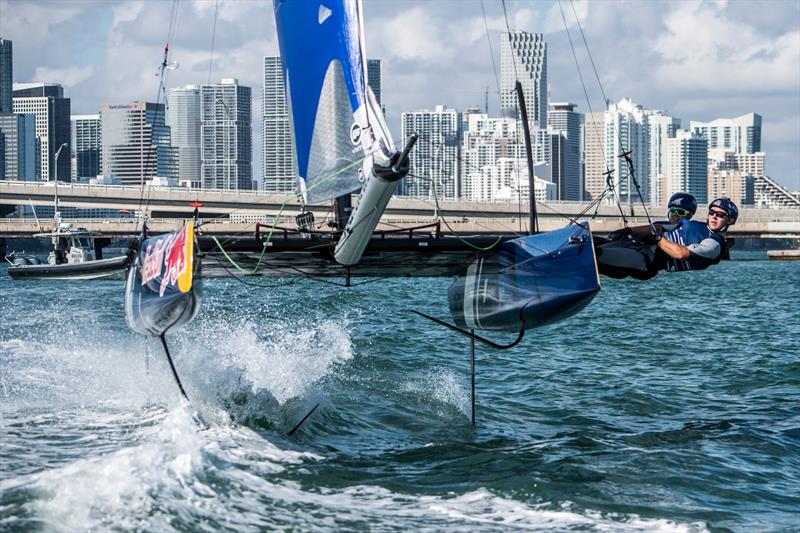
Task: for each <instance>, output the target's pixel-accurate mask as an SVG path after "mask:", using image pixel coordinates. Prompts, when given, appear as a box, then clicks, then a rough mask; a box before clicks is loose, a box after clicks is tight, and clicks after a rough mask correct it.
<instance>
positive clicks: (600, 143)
mask: <svg viewBox="0 0 800 533" xmlns="http://www.w3.org/2000/svg"><path fill="white" fill-rule="evenodd" d="M557 1H558V10H559V12H560V13H561V20H562V21H563V22H564V31H565V32H566V33H567V39H568V40H569V47H570V49H571V50H572V57H573V58H574V59H575V67H576V69H577V70H578V77H579V78H580V82H581V87H582V88H583V94H584V97H585V98H586V105H587V106H588V107H589V113H590V115H591V116H592V117H593V120H592V130H593V131H594V134H595V140H596V141H597V144H598V146H599V147H600V149H601V151H602V152H603V162H604V163H605V167H606V172H605V176H606V187H609V186H610V187H611V191H612V194H613V197H614V201H615V202H616V204H617V207H619V211H620V214H621V215H622V219H623V221H624V224H625V226H627V225H628V221H627V219H626V218H625V214H624V213H623V212H622V205H621V202H620V198H619V196H618V195H617V192H616V189H615V188H614V186H613V184H612V183H611V179H610V175H611V174H612V173H613V170H612V169H611V168H610V166H609V161H608V154H607V153H606V149H605V142H603V139H602V138H601V136H600V132H599V131H598V127H597V120H595V119H594V111H593V110H592V103H591V100H590V99H589V92H588V91H587V90H586V83H585V82H584V80H583V72H582V71H581V67H580V62H579V61H578V55H577V53H576V52H575V45H574V43H573V42H572V34H571V33H570V31H569V24H567V17H566V15H565V14H564V8H563V6H562V5H561V0H557ZM576 20H577V14H576ZM579 24H580V23H579ZM587 50H588V48H587ZM598 80H599V77H598ZM603 94H604V96H605V93H603ZM605 105H606V107H608V101H607V100H606V101H605ZM614 130H615V133H616V137H617V142H618V143H619V145H620V146H622V138H621V136H620V134H619V128H614ZM623 151H625V150H624V149H623ZM629 194H630V192H629Z"/></svg>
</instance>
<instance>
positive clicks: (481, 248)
mask: <svg viewBox="0 0 800 533" xmlns="http://www.w3.org/2000/svg"><path fill="white" fill-rule="evenodd" d="M408 175H409V176H412V177H414V178H419V179H422V180H426V181H428V182H430V183H431V188H432V189H433V199H434V201H435V202H436V214H437V217H438V218H440V219H442V222H444V225H445V226H447V229H449V230H450V231H451V232H452V233H453V235H454V236H455V237H456V238H457V239H458V240H459V241H461V242H463V243H464V244H466V245H467V246H469V247H470V248H472V249H473V250H477V251H479V252H488V251H489V250H491V249H493V248H494V247H495V246H497V245H498V244H499V243H500V242H501V241H502V240H503V237H501V236H498V237H497V240H496V241H494V242H493V243H492V244H490V245H489V246H477V245H475V244H472V243H471V242H469V241H468V240H466V239H464V238H463V237H461V236H460V235H458V234H457V233H456V231H455V230H454V229H453V228H452V227H451V226H450V223H449V222H447V219H446V218H444V217H443V216H442V215H441V209H440V208H439V197H438V196H437V194H436V184H435V183H434V181H433V179H431V178H429V177H427V176H417V175H412V174H411V173H409V174H408Z"/></svg>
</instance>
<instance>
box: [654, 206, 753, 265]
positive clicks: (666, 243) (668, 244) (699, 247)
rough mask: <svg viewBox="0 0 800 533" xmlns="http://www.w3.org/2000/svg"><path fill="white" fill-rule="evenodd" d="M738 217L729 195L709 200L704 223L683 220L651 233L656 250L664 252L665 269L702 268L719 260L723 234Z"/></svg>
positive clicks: (724, 244) (722, 248)
mask: <svg viewBox="0 0 800 533" xmlns="http://www.w3.org/2000/svg"><path fill="white" fill-rule="evenodd" d="M737 218H739V209H738V208H737V207H736V204H735V203H733V201H731V200H730V199H729V198H717V199H716V200H714V201H712V202H711V203H710V204H708V218H707V219H706V223H705V224H703V223H702V222H697V221H694V220H682V221H680V222H679V225H678V226H677V227H676V228H675V229H673V230H671V231H666V232H664V233H662V234H660V235H656V236H654V238H653V240H655V241H656V245H657V247H658V252H659V253H660V254H663V255H664V256H666V264H665V266H664V270H667V271H669V272H679V271H683V270H702V269H704V268H708V267H709V266H711V265H715V264H717V263H719V261H720V259H721V258H722V257H723V255H724V254H725V248H726V243H725V234H726V231H727V230H728V228H729V227H730V226H732V225H733V224H735V223H736V219H737Z"/></svg>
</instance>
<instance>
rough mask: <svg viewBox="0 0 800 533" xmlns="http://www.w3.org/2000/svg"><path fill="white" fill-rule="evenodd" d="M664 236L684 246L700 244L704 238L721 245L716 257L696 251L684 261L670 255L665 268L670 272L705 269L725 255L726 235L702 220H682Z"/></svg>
mask: <svg viewBox="0 0 800 533" xmlns="http://www.w3.org/2000/svg"><path fill="white" fill-rule="evenodd" d="M662 236H663V237H664V238H665V239H667V240H669V241H672V242H675V243H678V244H681V245H683V246H689V245H690V244H700V243H701V242H702V241H703V240H705V239H708V238H711V239H714V240H715V241H717V243H718V244H719V246H720V253H719V254H718V255H717V257H715V258H714V259H709V258H707V257H702V256H699V255H696V254H694V253H693V254H691V255H690V256H689V258H688V259H685V260H683V261H680V260H678V259H673V258H672V257H668V258H667V265H666V269H665V270H667V271H669V272H680V271H684V270H703V269H705V268H708V267H710V266H711V265H716V264H717V263H719V262H720V260H721V259H722V257H723V256H724V255H725V248H726V243H725V236H724V235H723V234H720V233H717V232H715V231H712V230H711V228H709V227H708V225H706V224H704V223H702V222H697V221H695V220H682V221H681V222H680V224H678V225H677V227H675V229H673V230H671V231H666V232H664V234H663V235H662Z"/></svg>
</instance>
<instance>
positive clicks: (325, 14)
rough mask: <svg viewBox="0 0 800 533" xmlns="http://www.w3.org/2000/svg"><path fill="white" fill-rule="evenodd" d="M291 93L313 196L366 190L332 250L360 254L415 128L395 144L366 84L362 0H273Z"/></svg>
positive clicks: (400, 171)
mask: <svg viewBox="0 0 800 533" xmlns="http://www.w3.org/2000/svg"><path fill="white" fill-rule="evenodd" d="M274 3H275V20H276V21H277V26H278V39H279V42H280V47H281V59H282V61H283V74H284V81H285V83H286V95H287V98H286V99H287V101H288V103H289V104H288V105H289V109H290V111H291V113H290V116H291V124H292V131H293V133H294V141H295V149H296V152H297V170H298V173H299V179H300V190H301V191H302V193H303V197H304V198H305V201H306V202H307V203H314V202H320V201H324V200H330V199H333V198H336V197H339V196H343V195H346V194H350V193H351V192H353V191H355V190H358V189H361V194H360V195H359V199H358V203H357V205H356V207H355V209H354V210H353V212H352V213H351V216H350V219H349V220H348V221H347V225H346V226H345V228H344V231H343V232H342V235H341V237H340V238H339V243H338V245H337V246H336V250H335V252H334V257H335V258H336V261H338V262H339V263H341V264H343V265H355V264H357V263H358V262H359V261H360V260H361V256H362V255H363V253H364V249H365V248H366V246H367V243H368V242H369V239H370V237H372V232H373V231H374V230H375V227H376V226H377V225H378V222H379V221H380V218H381V215H382V214H383V211H384V209H385V208H386V204H388V203H389V199H390V198H391V197H392V195H393V194H394V191H395V189H396V188H397V184H398V181H399V180H400V178H402V177H403V176H405V175H406V174H407V173H408V152H409V150H411V148H412V147H413V145H414V142H416V136H415V135H412V137H411V139H410V140H409V143H408V145H407V146H406V147H405V150H403V152H402V153H400V152H398V151H396V150H395V147H394V142H393V141H392V137H391V135H390V134H389V129H388V127H387V126H386V120H385V118H384V116H383V113H382V112H381V109H380V107H379V106H378V103H377V101H376V100H375V95H374V94H373V93H372V90H371V89H370V88H369V85H368V84H367V77H366V74H365V70H364V66H365V64H366V55H365V53H364V29H363V24H362V20H361V1H360V0H317V1H312V0H274Z"/></svg>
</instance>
